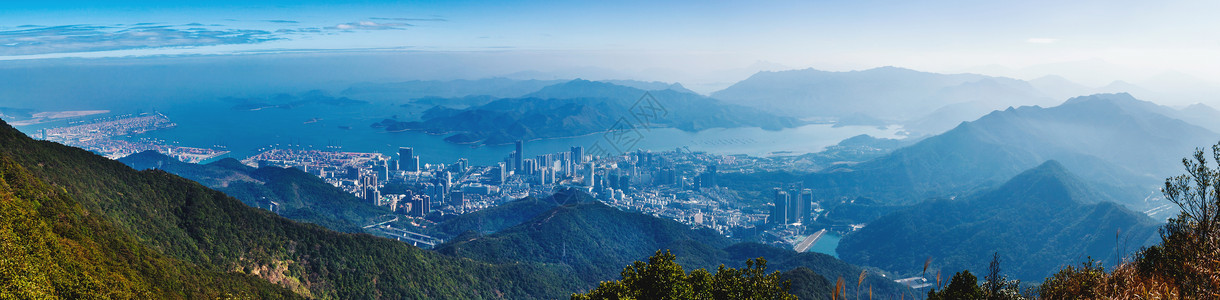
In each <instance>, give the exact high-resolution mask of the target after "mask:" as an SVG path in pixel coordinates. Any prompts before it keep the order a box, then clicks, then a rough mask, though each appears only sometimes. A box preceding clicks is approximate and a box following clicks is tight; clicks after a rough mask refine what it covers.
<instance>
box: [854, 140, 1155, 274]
mask: <svg viewBox="0 0 1220 300" xmlns="http://www.w3.org/2000/svg"><path fill="white" fill-rule="evenodd" d="M964 198H965V199H959V200H935V201H929V202H925V203H922V204H919V205H916V206H914V207H911V208H909V209H906V210H902V211H899V212H896V213H893V214H890V215H887V216H885V217H882V218H880V219H878V220H876V221H874V222H872V223H869V225H868V226H866V227H865V228H863V229H861V230H859V231H856V232H854V233H852V234H850V235H848V236H846V237H844V238H843V239H842V241H840V243H839V248H838V250H839V251H838V252H839V253H840V254H841V255H842V258H843V259H844V260H846V261H848V262H851V263H855V264H860V265H868V266H876V267H878V268H881V269H884V270H889V271H892V272H897V273H899V274H903V275H916V274H919V273H920V272H921V269H922V267H923V262H924V261H925V260H926V258H927V257H929V256H931V257H933V258H934V267H935V268H940V269H947V270H975V271H979V270H985V269H986V268H987V265H986V263H987V262H988V261H990V260H991V257H990V255H987V254H989V253H993V252H995V251H1000V252H1001V254H1003V256H1004V257H1005V258H1006V259H1005V261H1006V262H1007V263H1006V264H1007V265H1009V266H1010V267H1008V268H1007V269H1008V270H1010V272H1011V274H1012V275H1013V277H1014V278H1015V279H1021V280H1025V281H1039V280H1041V279H1042V278H1045V277H1046V276H1050V275H1051V274H1053V273H1054V272H1055V270H1058V269H1059V267H1060V266H1063V265H1067V264H1071V263H1074V262H1076V261H1078V260H1079V257H1081V256H1082V255H1092V256H1095V257H1104V258H1106V260H1108V261H1111V262H1114V261H1117V259H1118V257H1116V253H1115V252H1116V251H1115V247H1116V246H1118V245H1119V244H1120V243H1130V245H1131V247H1132V249H1134V248H1135V247H1139V246H1141V245H1148V244H1151V243H1153V242H1154V238H1155V232H1156V226H1157V225H1156V222H1155V221H1153V220H1151V219H1150V218H1148V217H1147V216H1145V215H1143V214H1140V213H1136V212H1132V211H1130V210H1127V209H1125V208H1122V207H1121V206H1119V205H1117V204H1114V203H1110V202H1099V201H1103V200H1105V199H1107V198H1106V197H1105V196H1104V195H1103V194H1100V193H1098V192H1096V191H1094V190H1093V189H1091V188H1090V187H1089V186H1088V185H1086V184H1084V183H1082V182H1081V181H1080V180H1079V179H1077V178H1076V177H1075V176H1074V175H1072V174H1070V173H1068V172H1067V170H1065V169H1064V168H1063V167H1062V166H1061V165H1059V164H1058V163H1056V162H1054V161H1050V162H1047V163H1045V164H1043V165H1041V166H1039V167H1037V168H1034V169H1031V170H1029V171H1026V172H1024V173H1022V174H1020V175H1018V176H1016V177H1014V178H1012V180H1010V181H1009V182H1008V183H1006V184H1004V185H1003V186H1001V187H999V188H997V189H994V190H990V191H985V192H981V193H978V194H976V195H973V196H969V197H964ZM1120 230H1121V233H1122V236H1121V237H1117V239H1118V240H1116V236H1115V232H1119V231H1120ZM1123 255H1125V254H1123Z"/></svg>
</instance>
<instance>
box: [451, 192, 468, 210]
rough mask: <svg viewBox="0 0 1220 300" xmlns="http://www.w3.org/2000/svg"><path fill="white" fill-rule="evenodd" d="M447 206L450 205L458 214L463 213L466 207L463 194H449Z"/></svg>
mask: <svg viewBox="0 0 1220 300" xmlns="http://www.w3.org/2000/svg"><path fill="white" fill-rule="evenodd" d="M449 205H452V206H453V208H456V209H457V210H458V211H459V212H462V211H465V210H464V208H465V207H466V197H465V194H463V193H462V191H452V192H449Z"/></svg>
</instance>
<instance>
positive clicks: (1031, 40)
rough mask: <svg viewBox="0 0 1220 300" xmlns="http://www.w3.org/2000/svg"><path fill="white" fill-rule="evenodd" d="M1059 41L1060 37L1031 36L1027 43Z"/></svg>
mask: <svg viewBox="0 0 1220 300" xmlns="http://www.w3.org/2000/svg"><path fill="white" fill-rule="evenodd" d="M1058 41H1059V39H1049V38H1030V39H1028V40H1025V42H1026V43H1031V44H1050V43H1054V42H1058Z"/></svg>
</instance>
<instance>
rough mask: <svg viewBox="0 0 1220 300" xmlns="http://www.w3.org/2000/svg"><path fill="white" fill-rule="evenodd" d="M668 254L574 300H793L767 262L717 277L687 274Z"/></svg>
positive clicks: (722, 269) (724, 270)
mask: <svg viewBox="0 0 1220 300" xmlns="http://www.w3.org/2000/svg"><path fill="white" fill-rule="evenodd" d="M675 258H676V257H675V256H674V255H673V254H672V253H670V252H669V251H668V250H657V253H656V254H655V255H653V256H652V257H649V258H648V262H647V263H645V262H641V261H637V262H635V263H634V264H632V265H631V266H628V267H627V268H626V269H623V272H622V275H623V278H622V279H620V280H615V281H603V282H602V283H601V284H599V285H598V287H597V288H596V289H593V290H592V291H589V292H588V293H585V294H573V295H572V299H786V300H787V299H791V300H795V299H796V296H793V295H792V294H789V293H788V290H789V288H790V287H791V283H790V282H788V281H785V280H782V279H781V278H780V273H779V272H772V273H770V274H767V261H766V260H765V259H763V258H761V257H760V258H758V259H750V260H746V267H745V268H743V269H734V268H729V267H725V266H724V265H721V266H720V267H719V268H718V269H717V270H716V274H714V275H713V274H711V273H709V272H708V271H707V270H704V269H698V270H695V271H692V272H690V274H687V273H686V271H684V270H683V269H682V266H681V265H678V263H676V262H674V259H675Z"/></svg>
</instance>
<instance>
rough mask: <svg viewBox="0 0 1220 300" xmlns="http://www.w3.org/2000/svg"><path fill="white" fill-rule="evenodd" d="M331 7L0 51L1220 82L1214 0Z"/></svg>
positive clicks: (231, 14) (239, 9)
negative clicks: (509, 56) (518, 55)
mask: <svg viewBox="0 0 1220 300" xmlns="http://www.w3.org/2000/svg"><path fill="white" fill-rule="evenodd" d="M10 2H17V3H10ZM336 2H339V1H49V3H48V1H7V2H6V3H4V4H0V60H13V59H33V58H58V57H119V56H145V55H193V54H243V53H252V52H257V53H265V52H277V51H283V52H292V51H322V52H324V51H351V50H368V51H442V52H444V51H449V52H466V51H520V52H531V53H538V52H544V53H562V54H563V55H566V56H569V57H577V58H574V59H575V60H578V61H580V60H582V59H580V58H579V57H584V59H583V60H585V63H586V64H587V65H589V66H595V67H607V66H613V67H619V68H626V69H632V70H635V71H636V72H643V71H645V70H649V69H651V68H665V69H677V70H685V71H687V72H690V73H699V72H710V71H714V70H725V69H740V68H760V67H759V66H774V67H781V66H782V67H783V68H805V67H814V68H819V69H830V70H851V69H862V68H870V67H877V66H886V65H894V66H902V67H908V68H915V69H921V70H928V71H939V72H955V71H976V72H992V73H1005V72H1008V73H1011V74H999V75H1012V76H1018V77H1021V76H1025V77H1029V76H1035V75H1037V74H1032V73H1039V72H1043V73H1044V72H1050V71H1038V72H1033V71H1030V72H1032V73H1031V74H1023V73H1022V72H1023V70H1029V69H1035V70H1040V69H1039V68H1042V69H1047V70H1055V69H1056V68H1053V67H1047V66H1056V65H1058V66H1063V67H1060V68H1059V69H1065V71H1064V72H1070V71H1071V70H1067V69H1070V68H1071V67H1070V66H1073V65H1078V64H1075V63H1076V62H1096V61H1103V62H1105V64H1106V65H1107V66H1112V70H1121V72H1120V73H1122V74H1113V73H1114V72H1104V73H1107V74H1099V75H1097V76H1093V77H1096V78H1087V77H1089V76H1087V74H1085V75H1076V76H1074V77H1075V78H1073V79H1075V80H1078V81H1082V82H1085V83H1090V84H1095V85H1096V84H1102V83H1105V82H1107V81H1109V80H1114V79H1116V78H1112V77H1115V76H1119V75H1121V76H1120V77H1136V76H1140V75H1141V74H1156V73H1160V72H1165V71H1170V70H1173V71H1178V72H1183V73H1186V74H1190V75H1192V76H1196V77H1200V78H1205V79H1207V80H1211V81H1220V71H1216V70H1220V65H1217V64H1218V63H1217V62H1213V61H1220V60H1216V59H1212V58H1214V57H1216V54H1220V34H1217V33H1220V32H1218V31H1220V21H1216V19H1217V18H1214V17H1213V16H1212V14H1214V13H1215V12H1216V11H1220V3H1217V2H1218V1H775V2H766V3H759V2H760V1H754V2H747V1H673V2H662V3H657V2H655V1H572V2H563V3H552V2H544V1H444V2H432V1H341V2H342V3H341V4H336ZM30 25H34V26H30ZM1030 72H1025V73H1030ZM1094 73H1101V72H1094ZM1149 76H1150V75H1149ZM1133 79H1138V78H1133ZM1133 79H1129V80H1133Z"/></svg>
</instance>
